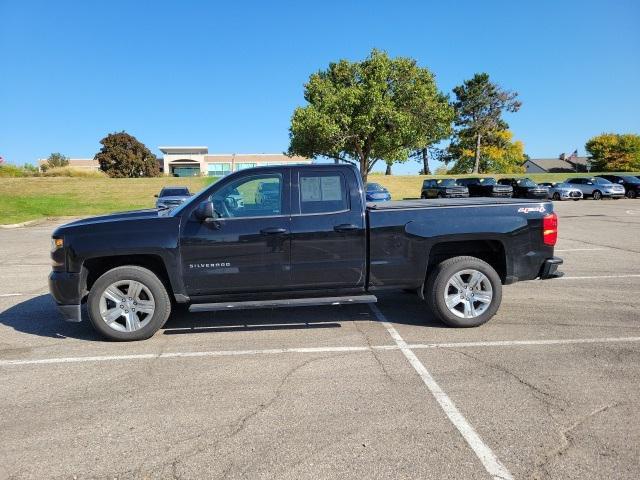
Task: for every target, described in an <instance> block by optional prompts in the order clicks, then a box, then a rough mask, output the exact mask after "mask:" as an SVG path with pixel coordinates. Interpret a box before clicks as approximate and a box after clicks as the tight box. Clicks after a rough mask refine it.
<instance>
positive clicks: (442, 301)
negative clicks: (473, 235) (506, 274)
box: [424, 256, 502, 327]
mask: <svg viewBox="0 0 640 480" xmlns="http://www.w3.org/2000/svg"><path fill="white" fill-rule="evenodd" d="M424 298H425V300H426V301H427V303H428V305H429V308H430V309H431V311H432V312H433V314H434V315H435V317H436V318H438V319H439V320H441V321H442V322H444V323H446V324H447V325H449V326H452V327H477V326H479V325H482V324H483V323H485V322H487V321H489V319H490V318H491V317H493V316H494V315H495V314H496V312H497V311H498V308H499V307H500V302H501V301H502V282H501V281H500V277H499V276H498V274H497V272H496V271H495V270H494V269H493V267H492V266H491V265H489V264H488V263H487V262H485V261H483V260H480V259H479V258H476V257H469V256H460V257H453V258H449V259H447V260H445V261H443V262H441V263H440V264H438V265H437V266H436V267H435V268H434V269H433V271H432V272H431V273H430V275H429V277H428V279H427V282H426V285H425V291H424Z"/></svg>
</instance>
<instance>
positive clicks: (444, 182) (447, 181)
mask: <svg viewBox="0 0 640 480" xmlns="http://www.w3.org/2000/svg"><path fill="white" fill-rule="evenodd" d="M436 181H437V182H438V185H441V186H443V187H457V186H458V184H457V183H456V181H455V180H454V179H453V178H445V179H443V180H436Z"/></svg>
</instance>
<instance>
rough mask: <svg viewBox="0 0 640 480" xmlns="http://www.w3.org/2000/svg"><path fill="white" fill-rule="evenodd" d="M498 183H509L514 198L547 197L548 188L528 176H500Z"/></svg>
mask: <svg viewBox="0 0 640 480" xmlns="http://www.w3.org/2000/svg"><path fill="white" fill-rule="evenodd" d="M498 183H499V184H500V185H509V186H511V188H513V197H514V198H547V195H548V193H549V190H548V189H547V188H545V187H543V186H541V185H538V184H537V183H536V182H534V181H533V180H531V179H530V178H501V179H500V180H498Z"/></svg>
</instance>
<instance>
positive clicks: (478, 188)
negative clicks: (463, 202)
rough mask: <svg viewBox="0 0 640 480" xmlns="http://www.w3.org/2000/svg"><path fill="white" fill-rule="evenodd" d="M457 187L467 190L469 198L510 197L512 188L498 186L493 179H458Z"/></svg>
mask: <svg viewBox="0 0 640 480" xmlns="http://www.w3.org/2000/svg"><path fill="white" fill-rule="evenodd" d="M456 182H457V183H458V184H459V185H464V186H465V187H467V188H468V189H469V196H471V197H511V196H513V188H511V186H509V185H500V184H498V182H497V181H496V179H495V178H491V177H484V178H459V179H458V180H456Z"/></svg>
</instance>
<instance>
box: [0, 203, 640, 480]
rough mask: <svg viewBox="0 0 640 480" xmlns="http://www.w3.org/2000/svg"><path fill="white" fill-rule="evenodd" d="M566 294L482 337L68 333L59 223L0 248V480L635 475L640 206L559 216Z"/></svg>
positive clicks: (397, 314)
mask: <svg viewBox="0 0 640 480" xmlns="http://www.w3.org/2000/svg"><path fill="white" fill-rule="evenodd" d="M555 208H556V211H557V212H558V214H559V216H560V240H559V242H558V245H557V249H556V251H557V255H558V256H561V257H563V258H564V260H565V264H564V265H563V267H562V270H563V271H564V272H565V274H566V276H565V277H564V278H563V279H558V280H550V281H534V282H524V283H519V284H516V285H513V286H509V287H506V288H505V289H504V299H503V304H502V307H501V309H500V311H499V313H498V314H497V316H496V317H494V318H493V319H492V320H491V321H490V322H489V323H488V324H486V325H484V326H482V327H480V328H476V329H464V330H457V329H451V328H445V327H443V326H442V325H440V324H438V323H436V322H435V321H434V320H433V319H431V318H430V317H429V316H428V314H427V313H426V311H425V309H424V307H423V305H421V303H420V301H419V300H418V298H417V297H415V296H412V295H410V294H406V293H394V294H385V295H380V296H379V302H378V304H377V306H375V307H373V308H371V307H369V306H367V305H353V306H346V307H319V308H306V309H302V308H300V309H281V310H255V311H238V312H222V313H206V314H205V313H203V314H187V313H184V312H178V313H177V314H175V315H174V316H173V317H172V319H170V320H169V322H168V323H167V325H166V326H165V328H164V329H163V330H161V331H160V332H159V333H158V334H157V335H156V336H154V337H153V338H152V339H150V340H148V341H144V342H137V343H124V344H119V343H109V342H104V341H102V340H100V339H99V338H98V337H97V336H96V334H95V333H94V331H93V329H92V328H91V326H90V325H89V324H88V322H87V321H85V322H83V323H81V324H69V323H65V322H63V321H62V320H61V319H60V318H59V317H58V315H57V313H56V311H55V309H54V305H53V302H52V300H51V299H50V298H49V296H48V293H47V287H46V277H47V274H48V272H49V257H48V255H49V235H50V233H51V231H52V229H53V228H54V224H52V223H50V224H43V225H39V226H34V227H28V228H22V229H15V230H0V274H1V275H0V400H1V402H0V479H4V478H69V479H71V478H78V479H83V478H105V479H107V478H108V479H114V478H117V479H125V478H250V479H255V478H288V479H306V478H313V479H317V478H342V479H344V478H354V479H362V478H438V479H442V478H450V479H461V478H465V479H466V478H471V479H475V478H492V477H493V478H534V479H535V478H557V479H566V478H580V479H586V478H594V479H596V478H597V479H600V478H617V479H622V478H629V479H636V478H638V477H640V453H639V448H640V447H639V445H640V388H638V384H639V381H640V314H639V311H638V310H639V308H640V268H639V267H640V200H619V201H600V202H596V201H588V200H585V201H581V202H566V203H556V205H555Z"/></svg>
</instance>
